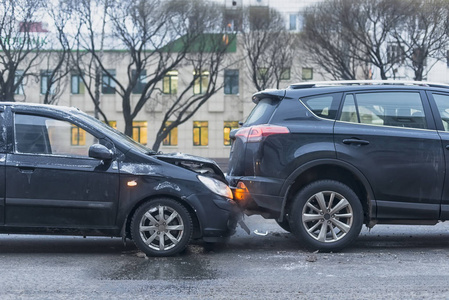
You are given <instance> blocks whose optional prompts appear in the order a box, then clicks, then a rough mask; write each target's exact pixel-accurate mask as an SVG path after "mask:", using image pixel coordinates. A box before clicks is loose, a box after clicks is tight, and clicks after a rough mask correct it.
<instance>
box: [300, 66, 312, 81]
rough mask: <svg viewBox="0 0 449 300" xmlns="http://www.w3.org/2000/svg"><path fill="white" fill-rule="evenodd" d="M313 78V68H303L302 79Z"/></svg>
mask: <svg viewBox="0 0 449 300" xmlns="http://www.w3.org/2000/svg"><path fill="white" fill-rule="evenodd" d="M312 79H313V68H302V80H312Z"/></svg>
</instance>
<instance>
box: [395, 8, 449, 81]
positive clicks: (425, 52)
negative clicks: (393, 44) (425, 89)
mask: <svg viewBox="0 0 449 300" xmlns="http://www.w3.org/2000/svg"><path fill="white" fill-rule="evenodd" d="M407 3H408V5H407V6H406V7H405V8H404V10H403V13H404V14H405V20H404V23H403V24H402V26H397V27H396V28H395V32H394V37H395V39H396V40H397V43H398V45H400V47H401V49H403V51H404V56H405V57H406V59H407V60H406V62H407V66H408V67H409V68H411V69H412V70H413V73H414V79H415V80H423V77H424V76H425V75H426V72H428V71H429V70H430V69H431V67H432V66H431V65H428V64H429V63H430V62H429V60H428V59H429V58H432V59H434V60H433V61H434V63H433V64H435V63H436V62H437V61H439V60H441V59H443V58H445V57H446V49H447V46H448V43H449V35H448V28H449V2H448V1H447V0H429V1H422V0H410V1H407ZM426 67H427V68H426Z"/></svg>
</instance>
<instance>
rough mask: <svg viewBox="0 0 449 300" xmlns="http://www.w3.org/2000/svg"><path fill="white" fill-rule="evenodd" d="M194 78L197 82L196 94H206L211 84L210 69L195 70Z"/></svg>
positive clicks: (195, 84) (195, 86)
mask: <svg viewBox="0 0 449 300" xmlns="http://www.w3.org/2000/svg"><path fill="white" fill-rule="evenodd" d="M193 78H194V79H195V82H194V84H193V93H194V94H204V93H205V92H206V90H207V85H208V84H209V71H202V72H201V71H198V70H195V72H193Z"/></svg>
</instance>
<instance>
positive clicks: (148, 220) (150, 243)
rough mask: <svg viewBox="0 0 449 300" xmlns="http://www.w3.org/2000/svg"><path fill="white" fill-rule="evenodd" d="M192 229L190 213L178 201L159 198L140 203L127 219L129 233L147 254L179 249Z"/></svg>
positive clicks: (188, 238)
mask: <svg viewBox="0 0 449 300" xmlns="http://www.w3.org/2000/svg"><path fill="white" fill-rule="evenodd" d="M192 233H193V223H192V217H191V216H190V214H189V212H188V211H187V209H186V208H185V207H184V206H183V205H182V204H180V203H179V202H177V201H175V200H173V199H168V198H161V199H156V200H151V201H149V202H145V203H144V204H142V205H141V206H140V207H139V208H138V209H137V210H136V212H135V213H134V216H133V218H132V220H131V236H132V239H133V241H134V243H135V244H136V246H137V248H139V249H140V250H141V251H143V252H144V253H145V254H146V255H148V256H171V255H175V254H178V253H180V252H182V251H183V250H184V249H185V248H186V247H187V245H188V244H189V242H190V239H191V238H192Z"/></svg>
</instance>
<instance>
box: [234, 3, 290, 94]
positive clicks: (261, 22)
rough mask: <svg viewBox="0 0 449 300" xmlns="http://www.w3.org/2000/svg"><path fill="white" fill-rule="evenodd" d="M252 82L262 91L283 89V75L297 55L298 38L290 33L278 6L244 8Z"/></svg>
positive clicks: (244, 34)
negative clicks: (281, 85) (272, 88)
mask: <svg viewBox="0 0 449 300" xmlns="http://www.w3.org/2000/svg"><path fill="white" fill-rule="evenodd" d="M241 39H242V46H243V50H244V55H245V57H246V59H245V62H246V66H247V69H248V71H249V72H248V76H249V80H250V82H251V83H252V84H253V86H254V87H255V88H256V89H257V90H258V91H260V90H264V89H266V88H270V87H277V88H279V83H280V80H281V78H282V74H283V73H284V72H286V71H288V70H290V67H291V65H292V62H293V57H294V56H295V53H296V52H295V50H296V48H297V47H296V46H297V45H298V43H297V42H295V41H296V39H297V37H296V35H295V34H293V33H289V32H287V30H286V28H285V21H284V19H283V16H282V15H281V14H280V13H279V12H278V11H276V10H275V9H270V8H268V7H261V6H250V7H248V8H247V9H246V10H245V11H244V21H243V27H242V33H241Z"/></svg>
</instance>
